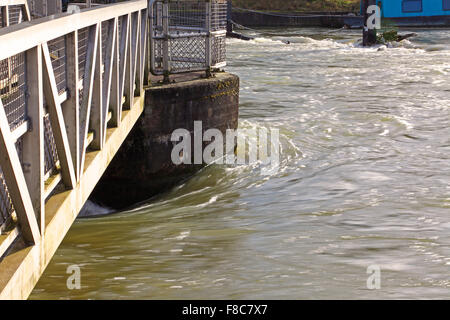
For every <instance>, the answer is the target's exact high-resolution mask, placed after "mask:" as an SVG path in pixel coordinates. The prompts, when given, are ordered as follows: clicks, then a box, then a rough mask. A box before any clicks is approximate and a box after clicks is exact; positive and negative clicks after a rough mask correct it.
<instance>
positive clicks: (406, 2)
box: [377, 0, 450, 18]
mask: <svg viewBox="0 0 450 320" xmlns="http://www.w3.org/2000/svg"><path fill="white" fill-rule="evenodd" d="M377 4H378V6H380V7H381V15H382V16H383V17H384V18H411V17H436V16H450V0H377Z"/></svg>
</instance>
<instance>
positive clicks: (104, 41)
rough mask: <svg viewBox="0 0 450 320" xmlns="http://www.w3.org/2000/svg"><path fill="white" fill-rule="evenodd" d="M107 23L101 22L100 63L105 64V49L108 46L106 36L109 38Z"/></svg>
mask: <svg viewBox="0 0 450 320" xmlns="http://www.w3.org/2000/svg"><path fill="white" fill-rule="evenodd" d="M109 22H110V21H103V22H102V61H103V63H105V58H106V47H107V45H108V36H109Z"/></svg>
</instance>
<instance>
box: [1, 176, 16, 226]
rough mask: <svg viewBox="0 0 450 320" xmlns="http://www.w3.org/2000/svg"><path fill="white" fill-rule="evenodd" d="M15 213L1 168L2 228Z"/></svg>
mask: <svg viewBox="0 0 450 320" xmlns="http://www.w3.org/2000/svg"><path fill="white" fill-rule="evenodd" d="M13 212H14V207H13V204H12V201H11V198H10V196H9V192H8V187H7V186H6V181H5V178H4V176H3V171H2V168H1V167H0V226H2V225H3V224H4V223H5V222H6V221H7V220H8V219H9V218H10V217H11V214H12V213H13Z"/></svg>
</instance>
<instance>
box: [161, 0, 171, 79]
mask: <svg viewBox="0 0 450 320" xmlns="http://www.w3.org/2000/svg"><path fill="white" fill-rule="evenodd" d="M162 22H163V37H164V39H163V69H164V82H166V83H167V82H169V75H170V56H169V0H164V2H163V21H162Z"/></svg>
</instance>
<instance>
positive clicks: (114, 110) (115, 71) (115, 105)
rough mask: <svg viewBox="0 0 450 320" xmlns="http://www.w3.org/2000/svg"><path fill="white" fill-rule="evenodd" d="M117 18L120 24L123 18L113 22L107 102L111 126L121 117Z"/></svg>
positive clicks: (117, 122)
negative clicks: (108, 96)
mask: <svg viewBox="0 0 450 320" xmlns="http://www.w3.org/2000/svg"><path fill="white" fill-rule="evenodd" d="M119 19H122V20H121V21H122V25H123V20H125V19H124V18H118V19H117V20H116V22H115V24H116V31H115V38H116V42H115V43H114V46H113V48H112V49H113V55H114V60H113V65H112V82H111V95H110V103H109V110H110V111H111V114H112V117H111V121H110V126H111V127H117V126H118V125H119V124H120V121H121V118H122V96H121V95H120V90H121V89H120V88H121V85H120V83H121V82H120V79H121V78H120V61H119V54H120V41H121V38H120V37H119Z"/></svg>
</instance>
